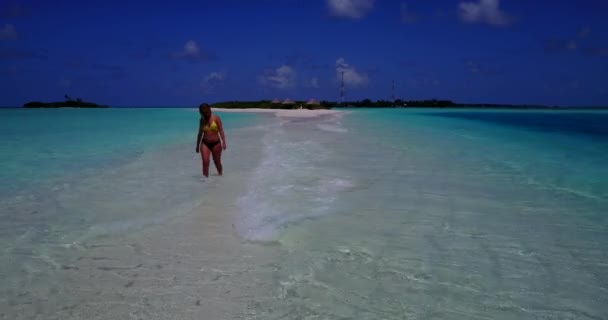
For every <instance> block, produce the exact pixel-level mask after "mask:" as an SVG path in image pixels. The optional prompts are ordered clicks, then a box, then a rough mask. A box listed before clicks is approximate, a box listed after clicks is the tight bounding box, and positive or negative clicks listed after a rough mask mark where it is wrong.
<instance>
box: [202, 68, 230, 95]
mask: <svg viewBox="0 0 608 320" xmlns="http://www.w3.org/2000/svg"><path fill="white" fill-rule="evenodd" d="M225 77H226V75H225V74H224V73H223V72H211V73H210V74H208V75H207V76H206V77H205V78H204V79H203V81H202V82H201V88H203V91H204V92H206V93H213V92H214V91H215V88H216V87H217V86H218V85H219V84H220V83H221V82H222V81H224V78H225Z"/></svg>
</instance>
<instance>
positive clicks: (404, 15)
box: [401, 2, 418, 23]
mask: <svg viewBox="0 0 608 320" xmlns="http://www.w3.org/2000/svg"><path fill="white" fill-rule="evenodd" d="M416 20H418V17H416V15H415V14H413V13H412V12H411V11H410V10H409V9H408V8H407V4H406V3H405V2H402V3H401V22H403V23H414V22H416Z"/></svg>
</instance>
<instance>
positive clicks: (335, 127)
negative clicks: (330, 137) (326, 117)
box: [317, 123, 348, 133]
mask: <svg viewBox="0 0 608 320" xmlns="http://www.w3.org/2000/svg"><path fill="white" fill-rule="evenodd" d="M317 128H319V129H321V130H323V131H328V132H338V133H345V132H348V129H346V128H343V127H341V126H339V125H332V124H327V123H319V124H317Z"/></svg>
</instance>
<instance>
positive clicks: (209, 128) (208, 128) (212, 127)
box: [203, 120, 218, 132]
mask: <svg viewBox="0 0 608 320" xmlns="http://www.w3.org/2000/svg"><path fill="white" fill-rule="evenodd" d="M203 131H204V132H207V131H215V132H217V131H218V128H217V123H215V120H213V121H211V125H205V126H204V127H203Z"/></svg>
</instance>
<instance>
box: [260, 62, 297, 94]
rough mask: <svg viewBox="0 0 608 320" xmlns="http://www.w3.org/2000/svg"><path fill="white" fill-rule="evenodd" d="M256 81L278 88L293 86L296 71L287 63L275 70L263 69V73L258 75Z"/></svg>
mask: <svg viewBox="0 0 608 320" xmlns="http://www.w3.org/2000/svg"><path fill="white" fill-rule="evenodd" d="M258 82H259V83H260V84H262V85H265V86H269V87H273V88H279V89H285V88H289V87H293V86H294V85H295V82H296V71H295V70H294V69H293V68H291V67H290V66H287V65H283V66H280V67H278V68H277V69H275V70H265V71H264V74H263V75H260V76H258Z"/></svg>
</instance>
